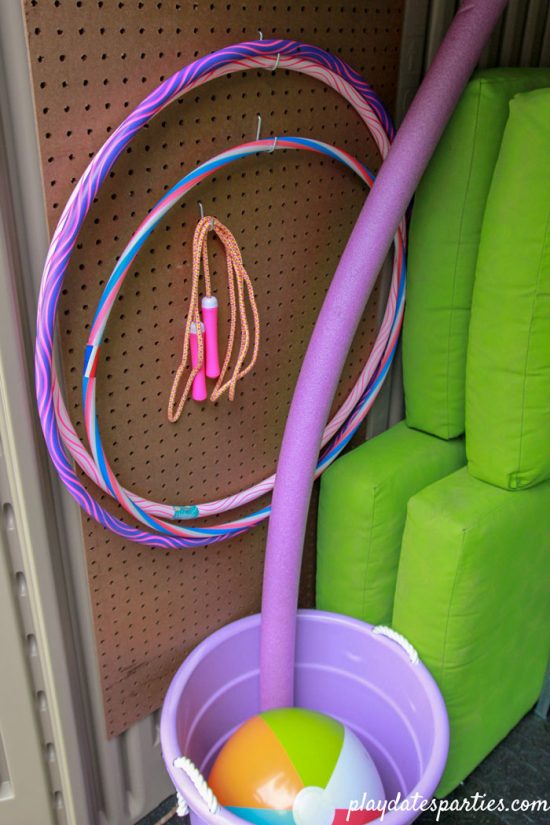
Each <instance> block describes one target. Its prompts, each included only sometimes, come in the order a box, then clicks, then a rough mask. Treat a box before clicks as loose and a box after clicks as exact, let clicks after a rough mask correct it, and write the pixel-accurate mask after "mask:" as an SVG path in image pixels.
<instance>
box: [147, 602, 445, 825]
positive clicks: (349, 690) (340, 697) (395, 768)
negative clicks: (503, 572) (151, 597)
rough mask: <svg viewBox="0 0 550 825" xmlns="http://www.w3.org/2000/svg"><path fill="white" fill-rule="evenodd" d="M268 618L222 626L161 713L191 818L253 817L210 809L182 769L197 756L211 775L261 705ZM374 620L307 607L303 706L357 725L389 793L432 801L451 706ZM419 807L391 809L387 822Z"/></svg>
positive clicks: (302, 631) (299, 693)
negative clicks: (179, 763)
mask: <svg viewBox="0 0 550 825" xmlns="http://www.w3.org/2000/svg"><path fill="white" fill-rule="evenodd" d="M259 654H260V616H259V615H256V616H250V617H248V618H246V619H241V620H240V621H237V622H234V623H232V624H230V625H228V626H227V627H224V628H222V629H221V630H219V631H217V632H216V633H214V634H213V635H211V636H209V637H208V638H207V639H206V640H205V641H204V642H202V643H201V644H200V645H199V646H198V647H197V648H196V649H195V650H194V651H193V653H192V654H191V655H190V656H189V657H188V658H187V659H186V660H185V662H184V663H183V664H182V666H181V667H180V668H179V670H178V672H177V673H176V675H175V676H174V679H173V681H172V684H171V685H170V688H169V690H168V693H167V695H166V699H165V701H164V706H163V709H162V718H161V728H160V736H161V744H162V752H163V756H164V760H165V763H166V767H167V769H168V772H169V774H170V776H171V778H172V781H173V782H174V785H175V787H176V789H177V790H178V791H179V792H180V793H181V795H182V796H183V798H184V799H185V800H186V801H187V802H188V804H189V807H190V813H191V823H192V825H216V823H233V824H234V825H235V824H236V823H244V820H242V819H241V818H239V817H237V816H235V815H233V814H231V813H230V812H229V811H227V810H226V809H225V808H219V810H218V812H217V813H214V814H213V813H211V812H210V811H209V810H208V807H207V805H206V804H205V802H204V801H203V799H202V797H201V795H200V794H199V793H198V791H197V790H196V788H195V786H194V785H193V783H192V782H191V781H190V779H189V778H188V777H187V776H186V775H185V774H184V772H183V771H182V770H180V769H179V768H175V767H174V760H175V759H177V758H178V757H180V756H182V755H185V756H188V757H189V758H190V759H191V760H192V761H193V762H194V763H195V765H197V767H198V768H199V769H200V771H201V772H202V773H203V774H204V775H205V776H208V772H209V770H210V767H211V765H212V762H213V760H214V758H215V756H216V754H217V753H218V751H219V750H220V748H221V747H222V745H223V744H224V743H225V741H226V740H227V738H228V737H229V736H230V735H231V734H232V733H233V731H234V730H235V729H236V728H237V727H238V726H239V725H240V724H241V723H242V722H244V720H245V719H248V718H249V717H250V716H252V715H253V714H255V713H257V712H258V711H259ZM409 654H410V651H409V652H407V650H405V649H404V648H403V647H402V646H401V645H399V644H398V643H396V642H395V641H393V640H392V639H389V638H387V637H385V636H383V635H379V634H378V633H375V632H374V629H373V628H372V626H371V625H368V624H365V623H364V622H360V621H358V620H356V619H351V618H349V617H347V616H341V615H337V614H334V613H325V612H322V611H319V610H305V611H300V612H299V615H298V626H297V646H296V666H295V667H296V670H295V676H296V704H297V705H299V706H302V707H307V708H311V709H312V710H318V711H321V712H323V713H326V714H329V715H330V716H333V717H334V718H336V719H339V720H340V721H341V722H343V723H344V724H346V725H348V726H349V727H350V728H351V729H352V730H353V731H354V732H355V733H356V734H357V735H358V736H359V738H360V739H361V740H362V741H363V743H364V744H365V745H366V747H367V748H368V750H369V752H370V754H371V756H372V757H373V759H374V761H375V763H376V765H377V768H378V770H379V772H380V776H381V778H382V782H383V783H384V788H385V790H386V796H387V798H388V799H395V798H396V797H397V795H398V794H401V797H402V798H406V797H409V799H410V800H411V801H412V796H413V795H414V794H418V798H425V799H430V798H431V797H432V795H433V793H434V791H435V788H436V787H437V784H438V782H439V780H440V778H441V775H442V773H443V769H444V767H445V761H446V758H447V751H448V744H449V727H448V720H447V713H446V710H445V705H444V702H443V699H442V697H441V694H440V692H439V689H438V687H437V685H436V684H435V682H434V680H433V678H432V676H431V675H430V673H429V672H428V670H427V669H426V668H425V667H424V665H423V664H422V663H421V662H419V661H416V662H413V661H412V660H411V656H410V655H409ZM417 807H418V803H417ZM419 815H420V811H419V810H418V809H417V810H416V811H411V810H403V809H401V810H393V811H390V812H387V813H386V814H385V817H384V822H385V823H388V825H405V823H410V822H413V821H414V820H415V819H416V818H417V817H418V816H419Z"/></svg>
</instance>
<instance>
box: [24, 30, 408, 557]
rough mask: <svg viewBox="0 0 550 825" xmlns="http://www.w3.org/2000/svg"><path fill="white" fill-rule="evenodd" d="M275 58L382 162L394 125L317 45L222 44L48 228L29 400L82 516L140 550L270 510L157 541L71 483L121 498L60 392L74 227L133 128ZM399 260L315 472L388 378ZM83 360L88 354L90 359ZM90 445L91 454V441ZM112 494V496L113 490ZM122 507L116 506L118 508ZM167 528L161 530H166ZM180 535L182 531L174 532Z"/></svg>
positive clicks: (119, 142)
mask: <svg viewBox="0 0 550 825" xmlns="http://www.w3.org/2000/svg"><path fill="white" fill-rule="evenodd" d="M275 58H276V59H277V64H278V67H279V69H280V70H289V71H295V72H299V73H303V74H306V75H308V76H310V77H313V78H316V79H318V80H320V81H322V82H324V83H325V84H327V85H328V86H330V87H331V88H332V89H334V90H335V91H337V92H338V93H339V94H340V95H341V96H342V97H344V98H345V99H346V100H347V101H348V102H349V103H350V104H351V106H352V107H353V108H354V109H355V110H356V111H357V112H358V114H359V115H360V117H361V118H362V120H363V121H364V122H365V124H366V125H367V127H368V128H369V130H370V132H371V134H372V136H373V138H374V140H375V142H376V145H377V146H378V148H379V151H380V153H381V155H382V157H385V156H386V154H387V152H388V149H389V145H390V139H391V138H392V137H393V134H394V131H393V126H392V124H391V121H390V119H389V117H388V115H387V113H386V112H385V110H384V107H383V106H382V103H381V102H380V100H379V98H378V97H377V96H376V94H375V93H374V92H373V90H372V89H371V87H370V86H369V85H368V84H367V83H366V82H365V81H364V80H363V79H362V78H361V77H360V75H358V74H357V73H356V72H355V71H353V70H352V69H351V68H350V67H349V66H347V65H346V64H345V63H343V61H341V60H340V59H339V58H338V57H336V56H334V55H329V54H327V53H326V52H324V51H323V50H322V49H319V48H317V47H315V46H310V45H306V44H302V43H296V42H293V41H287V40H263V41H254V42H249V43H241V44H238V45H236V46H229V47H226V48H224V49H221V50H219V51H217V52H215V53H213V54H211V55H207V56H206V57H203V58H200V59H199V60H196V61H195V62H194V63H191V64H190V65H189V66H187V67H185V68H184V69H182V70H180V71H178V72H176V73H175V74H174V75H172V76H171V77H170V78H168V79H167V80H166V81H164V82H163V83H162V84H161V85H160V86H159V87H158V88H157V89H156V90H155V91H153V92H152V93H151V94H150V95H148V96H147V97H146V98H145V99H144V100H143V101H142V103H141V104H139V106H138V107H137V108H136V109H135V111H134V112H132V113H131V114H130V115H129V116H128V117H127V118H126V119H125V120H124V121H123V122H122V124H121V125H120V126H119V127H118V128H117V129H116V130H115V132H113V134H112V135H111V136H110V137H109V139H108V140H107V141H106V142H105V144H104V145H103V146H102V147H101V149H100V150H99V151H98V152H97V154H96V155H95V157H94V158H93V160H92V161H91V163H90V164H89V166H88V168H87V169H86V171H85V172H84V174H83V176H82V177H81V179H80V180H79V182H78V183H77V185H76V187H75V189H74V190H73V193H72V195H71V197H70V198H69V201H68V202H67V204H66V206H65V208H64V210H63V213H62V216H61V219H60V221H59V223H58V225H57V227H56V229H55V231H54V234H53V237H52V241H51V244H50V248H49V250H48V255H47V258H46V263H45V267H44V273H43V278H42V284H41V289H40V296H39V306H38V316H37V336H36V351H35V380H36V395H37V402H38V411H39V415H40V420H41V424H42V429H43V433H44V438H45V440H46V444H47V446H48V450H49V452H50V456H51V458H52V461H53V463H54V465H55V467H56V469H57V472H58V473H59V475H60V477H61V480H62V481H63V483H64V484H65V485H66V487H67V489H68V490H69V492H70V493H71V495H72V496H73V497H74V498H75V500H76V501H77V503H78V504H79V505H80V506H81V507H82V508H83V509H84V511H85V512H86V513H87V514H88V515H90V516H91V517H92V518H94V519H96V520H97V521H98V522H99V523H101V524H102V525H104V526H105V527H107V528H108V529H110V530H112V531H113V532H115V533H117V534H118V535H120V536H122V537H124V538H125V539H127V540H130V541H134V542H137V543H140V544H148V545H153V546H157V547H164V548H170V547H174V548H177V547H186V546H189V547H196V546H204V545H205V544H209V543H211V542H213V541H220V540H222V539H224V538H226V537H228V536H229V535H234V534H235V533H236V532H242V531H243V530H245V529H247V528H248V527H249V526H251V524H253V523H256V522H257V521H259V520H261V519H262V518H265V517H266V516H267V515H268V514H269V507H265V508H263V510H261V511H259V513H258V514H253V515H252V516H248V517H245V518H243V519H240V520H239V521H237V522H233V524H232V525H218V526H217V527H215V528H211V529H208V528H202V529H200V528H187V529H183V528H179V529H178V528H177V526H176V525H171V529H169V530H167V533H166V534H165V535H162V534H160V532H156V533H151V532H148V531H145V530H143V529H142V528H140V527H135V526H133V525H129V524H127V523H125V522H124V521H122V520H121V519H119V518H117V517H115V516H113V515H111V514H110V513H109V512H108V511H107V510H105V509H104V508H103V507H101V505H100V504H99V503H98V502H97V501H96V500H95V499H94V498H93V497H92V495H90V493H89V492H88V490H87V489H86V487H85V486H84V484H83V483H82V482H81V481H80V479H79V477H78V476H77V474H76V471H75V469H74V467H73V464H72V462H71V457H72V458H74V460H75V461H76V463H77V464H79V466H80V467H81V468H82V469H83V470H84V472H86V473H87V474H88V475H89V476H90V478H91V479H92V480H93V481H94V482H95V483H96V484H97V485H98V486H99V487H100V488H101V489H102V490H104V491H106V492H108V493H110V494H111V495H113V496H115V497H116V498H117V499H118V500H119V501H120V500H121V498H124V495H123V492H122V491H121V489H120V487H119V485H118V484H117V483H116V480H115V479H114V476H113V475H112V471H111V472H109V471H108V470H107V466H102V468H101V472H98V469H97V465H96V463H95V461H94V459H93V458H92V456H91V455H90V454H89V453H88V451H87V450H86V448H85V447H84V445H83V444H82V443H81V442H80V439H79V438H78V436H77V434H76V432H75V429H74V427H73V425H72V422H71V421H70V418H69V416H68V413H67V410H66V406H65V403H64V400H63V397H62V395H61V391H60V386H59V381H58V377H57V373H56V369H55V364H54V332H55V318H56V312H57V306H58V302H59V297H60V294H61V290H62V287H63V279H64V277H65V274H66V271H67V267H68V264H69V261H70V258H71V254H72V252H73V250H74V247H75V245H76V243H77V239H78V234H79V231H80V228H81V226H82V224H83V222H84V220H85V218H86V215H87V213H88V211H89V209H90V206H91V204H92V202H93V199H94V198H95V197H96V195H97V193H98V191H99V189H100V187H101V184H102V183H103V181H104V180H105V177H106V176H107V175H108V173H109V171H110V170H111V168H112V166H113V164H114V162H115V161H116V159H117V158H118V157H119V155H120V154H121V153H122V152H123V150H124V149H125V147H126V146H127V145H128V143H129V142H130V140H131V139H132V137H133V136H134V135H135V134H136V133H137V132H138V131H139V129H140V128H141V127H142V126H143V125H144V124H146V123H147V122H148V121H149V120H150V119H151V118H152V117H154V116H155V115H156V114H158V113H159V112H160V111H161V110H162V109H163V108H164V107H165V106H167V105H168V104H169V103H171V102H172V101H173V100H175V99H176V98H178V97H180V96H181V95H183V94H184V93H186V92H188V91H190V90H192V89H195V88H197V87H199V86H201V85H202V84H204V83H206V82H207V81H209V80H212V79H214V78H217V77H221V76H223V75H226V74H230V73H231V72H234V71H243V70H246V69H255V70H258V69H264V70H268V71H270V70H273V68H274V59H275ZM403 240H404V236H403V231H401V239H400V243H401V244H403ZM402 253H403V250H402V247H401V250H400V251H399V250H398V251H397V255H396V258H397V259H400V260H399V261H398V265H397V273H398V277H397V279H396V280H395V282H394V281H392V284H393V286H392V291H391V292H390V301H389V302H388V306H387V308H386V312H385V315H384V319H383V322H382V327H381V330H380V333H379V336H378V339H377V344H378V347H376V344H375V349H376V352H375V350H373V354H372V355H375V356H376V357H375V358H373V357H372V355H371V359H369V361H370V362H371V363H370V365H369V368H368V369H367V368H365V369H364V370H363V372H362V374H361V379H360V381H359V382H358V384H357V385H356V387H355V388H354V390H353V391H352V393H351V394H350V396H349V397H348V399H346V402H345V404H344V407H346V405H347V407H346V409H347V413H346V415H350V418H349V420H348V419H347V418H340V416H339V415H337V416H335V419H334V420H333V422H332V426H331V427H329V428H327V430H328V442H327V446H326V448H325V449H324V450H323V454H322V457H321V460H320V464H319V469H320V471H322V469H324V467H325V466H327V464H328V463H330V461H331V460H332V459H333V457H335V455H336V454H337V452H339V448H340V445H342V446H344V445H345V443H346V440H349V438H350V437H351V429H352V428H353V426H356V427H357V426H359V423H360V421H361V420H362V419H361V416H363V417H364V415H366V410H367V409H368V408H369V406H370V405H371V404H372V401H373V398H374V397H375V395H376V393H377V392H378V390H379V388H380V385H381V383H382V381H383V379H384V377H385V374H386V373H387V369H388V367H389V363H390V362H391V358H392V357H393V352H394V351H395V345H396V340H397V335H398V333H399V327H400V323H401V315H402V293H403V288H404V260H403V254H402ZM398 308H399V309H398ZM101 310H102V307H101V306H100V308H99V310H98V314H99V315H101ZM96 320H97V323H98V325H99V326H101V319H97V318H96ZM382 333H383V334H382ZM90 355H91V354H90V353H89V352H88V356H90ZM88 362H90V363H91V365H92V372H93V369H95V365H96V364H97V359H96V358H94V357H90V358H87V363H88ZM91 374H92V373H90V375H91ZM92 384H93V385H94V386H95V382H93V381H92ZM94 391H95V389H94ZM92 395H93V393H92ZM344 407H343V408H342V410H343V409H344ZM341 412H342V411H341ZM350 428H351V429H350ZM90 447H91V449H92V453H93V452H94V448H93V445H92V443H91V444H90ZM272 478H273V477H272ZM272 478H271V479H269V480H266V481H265V482H263V484H261V485H256V486H255V488H254V492H253V493H250V492H249V491H246V492H245V493H242V494H237V495H235V496H228V497H227V498H226V499H223V500H221V502H211V503H209V504H205V505H198V506H197V507H190V508H185V507H184V508H181V507H173V506H171V505H165V504H158V503H154V502H147V500H145V499H143V498H142V497H140V496H136V495H134V494H128V493H126V491H124V493H126V495H127V497H128V502H126V501H125V502H124V506H126V509H127V510H129V512H131V513H132V515H134V516H136V517H137V518H138V519H139V520H142V521H143V520H145V523H146V524H147V525H148V526H150V527H154V528H155V529H159V527H160V525H158V524H157V523H156V522H155V516H165V517H172V518H184V517H186V516H187V517H189V516H192V515H199V516H202V515H211V514H212V513H215V512H224V511H225V510H227V509H231V507H236V506H239V505H240V504H244V503H246V502H247V501H251V500H254V499H255V498H257V497H258V496H260V495H262V493H263V492H266V491H267V490H269V489H271V488H272V486H273V481H272ZM258 488H261V489H258ZM115 489H116V491H117V492H116V493H115V492H114V490H115ZM121 503H123V502H122V501H121ZM222 528H223V530H222ZM165 529H166V528H165V527H164V525H163V526H162V532H163V533H164V530H165ZM182 529H183V532H181V530H182Z"/></svg>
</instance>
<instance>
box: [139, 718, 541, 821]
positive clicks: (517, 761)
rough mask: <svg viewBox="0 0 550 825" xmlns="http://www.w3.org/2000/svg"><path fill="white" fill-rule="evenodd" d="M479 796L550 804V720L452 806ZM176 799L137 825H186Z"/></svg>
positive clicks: (530, 721)
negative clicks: (172, 813) (178, 813)
mask: <svg viewBox="0 0 550 825" xmlns="http://www.w3.org/2000/svg"><path fill="white" fill-rule="evenodd" d="M475 793H479V794H486V795H487V799H497V800H498V799H503V800H504V803H505V804H507V805H508V804H509V803H510V802H512V800H514V799H529V800H535V799H545V800H546V801H547V802H549V803H550V720H546V721H545V720H543V719H541V718H540V717H538V716H536V715H535V714H534V713H530V714H528V715H527V716H526V717H525V718H524V719H522V721H521V722H520V723H519V725H518V726H517V727H516V728H514V730H513V731H512V732H511V733H510V735H509V736H508V737H507V738H506V739H505V740H504V742H502V743H501V744H500V745H499V746H498V747H497V748H496V749H495V750H494V751H493V753H491V754H490V755H489V756H488V757H487V759H486V760H485V761H484V762H483V763H482V764H481V765H480V766H479V768H477V770H475V771H474V773H473V774H471V775H470V776H469V777H468V778H467V779H466V781H465V782H463V784H462V785H461V786H460V787H459V788H458V789H457V790H456V791H455V792H454V793H453V794H451V796H450V797H448V799H449V800H452V799H464V798H465V797H470V796H472V795H473V794H475ZM174 805H175V797H170V799H167V800H165V801H164V802H163V803H162V805H160V806H159V807H158V808H157V810H156V811H153V812H152V813H150V814H149V815H148V816H146V817H145V818H144V819H142V820H141V821H140V822H139V823H138V825H159V823H161V822H162V823H163V825H186V820H182V819H178V818H177V817H176V816H173V817H171V818H169V819H168V820H166V818H165V817H166V815H167V814H168V813H169V812H170V810H172V809H173V807H174ZM416 821H417V823H419V825H433V823H436V822H437V819H436V815H435V813H431V812H430V813H427V814H424V815H423V816H422V817H421V818H420V819H418V820H416ZM439 822H440V823H442V825H550V812H548V811H547V812H546V813H542V812H537V813H522V812H512V811H509V812H504V813H498V814H496V813H479V812H470V813H467V812H464V811H462V812H452V811H449V812H447V813H445V814H443V815H442V816H441V817H440V819H439Z"/></svg>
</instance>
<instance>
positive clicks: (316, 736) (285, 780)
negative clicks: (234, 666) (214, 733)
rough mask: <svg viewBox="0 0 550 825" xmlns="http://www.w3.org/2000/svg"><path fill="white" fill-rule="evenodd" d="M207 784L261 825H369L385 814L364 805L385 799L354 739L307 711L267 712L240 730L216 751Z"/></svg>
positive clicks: (368, 760)
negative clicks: (216, 754)
mask: <svg viewBox="0 0 550 825" xmlns="http://www.w3.org/2000/svg"><path fill="white" fill-rule="evenodd" d="M208 784H209V785H210V787H211V788H212V790H213V791H214V793H215V794H216V796H217V798H218V801H219V803H220V804H221V805H223V806H224V807H225V808H228V809H229V810H230V811H231V812H232V813H234V814H235V815H236V816H239V817H241V819H244V820H246V821H247V822H253V823H257V825H344V823H351V825H365V823H367V822H372V821H373V820H375V819H377V818H378V817H379V815H380V814H379V811H377V810H373V805H372V804H371V805H367V804H365V802H366V800H369V799H370V800H376V804H378V803H380V804H383V801H384V788H383V786H382V782H381V780H380V776H379V774H378V771H377V769H376V766H375V764H374V762H373V761H372V758H371V757H370V755H369V753H368V752H367V750H366V748H365V747H364V746H363V745H362V743H361V742H360V740H359V739H358V738H357V736H356V735H355V734H354V733H352V731H351V730H349V728H347V727H346V726H345V725H342V724H341V723H340V722H337V721H336V720H335V719H332V718H330V717H329V716H325V715H324V714H322V713H317V712H315V711H311V710H304V709H302V708H280V709H276V710H270V711H267V712H265V713H260V714H258V715H257V716H253V717H252V718H251V719H249V720H248V721H247V722H245V723H244V724H243V725H241V727H240V728H238V730H237V731H236V732H235V733H234V734H233V735H232V736H231V737H230V738H229V740H228V741H227V742H226V744H225V745H224V747H223V748H222V750H221V751H220V753H219V754H218V757H217V758H216V761H215V762H214V765H213V766H212V770H211V772H210V776H209V779H208ZM354 801H355V803H359V805H361V809H357V808H359V805H358V804H355V805H354V804H353V802H354ZM350 808H352V811H351V813H349V811H350ZM348 813H349V817H348Z"/></svg>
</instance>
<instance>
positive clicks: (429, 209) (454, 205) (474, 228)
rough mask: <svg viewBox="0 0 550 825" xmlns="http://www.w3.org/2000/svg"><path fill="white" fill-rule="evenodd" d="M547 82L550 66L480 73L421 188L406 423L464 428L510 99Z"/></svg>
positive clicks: (453, 430) (413, 243)
mask: <svg viewBox="0 0 550 825" xmlns="http://www.w3.org/2000/svg"><path fill="white" fill-rule="evenodd" d="M544 86H550V69H491V70H488V71H484V72H480V73H478V74H477V75H476V76H475V77H474V79H473V80H472V81H471V82H470V84H469V85H468V87H467V88H466V90H465V92H464V94H463V97H462V99H461V101H460V103H459V104H458V107H457V109H456V111H455V114H454V115H453V118H452V119H451V121H450V123H449V125H448V127H447V129H446V131H445V133H444V135H443V137H442V139H441V141H440V143H439V146H438V148H437V150H436V152H435V155H434V157H433V159H432V161H431V162H430V165H429V167H428V170H427V171H426V173H425V175H424V177H423V179H422V181H421V183H420V186H419V188H418V190H417V194H416V197H415V202H414V207H413V214H412V222H411V231H410V245H409V257H408V268H409V273H408V286H407V310H406V313H405V324H404V331H403V372H404V383H405V401H406V411H407V423H408V424H409V426H411V427H416V428H418V429H420V430H424V431H425V432H429V433H432V434H434V435H438V436H440V437H441V438H453V437H455V436H458V435H460V434H461V433H463V432H464V390H465V367H466V350H467V338H468V325H469V321H470V305H471V296H472V288H473V282H474V272H475V265H476V258H477V253H478V246H479V238H480V231H481V224H482V219H483V212H484V209H485V204H486V200H487V194H488V192H489V187H490V184H491V178H492V175H493V170H494V167H495V163H496V160H497V157H498V153H499V149H500V143H501V139H502V134H503V132H504V128H505V125H506V120H507V117H508V104H509V100H510V98H512V97H513V96H514V95H515V94H517V93H519V92H525V91H529V90H532V89H536V88H540V87H544Z"/></svg>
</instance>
